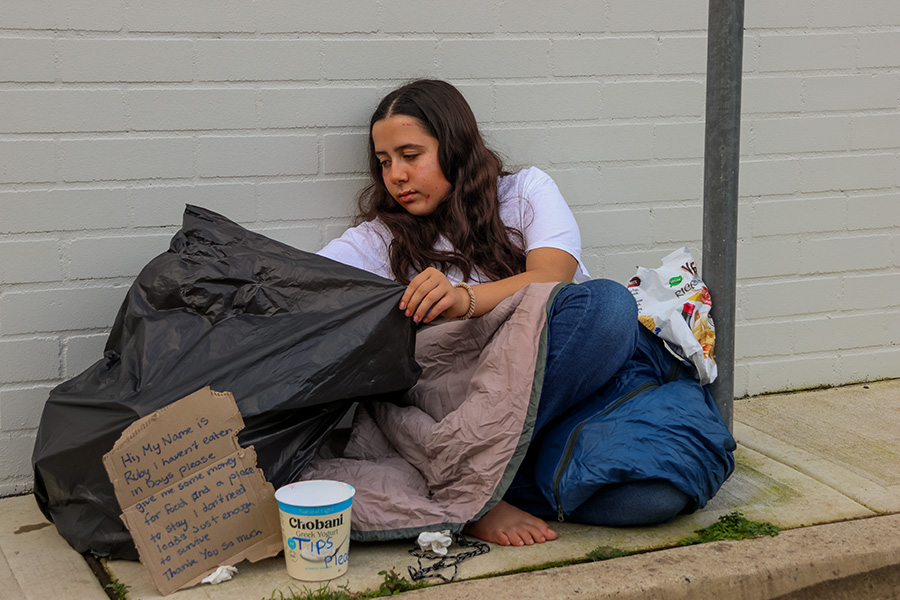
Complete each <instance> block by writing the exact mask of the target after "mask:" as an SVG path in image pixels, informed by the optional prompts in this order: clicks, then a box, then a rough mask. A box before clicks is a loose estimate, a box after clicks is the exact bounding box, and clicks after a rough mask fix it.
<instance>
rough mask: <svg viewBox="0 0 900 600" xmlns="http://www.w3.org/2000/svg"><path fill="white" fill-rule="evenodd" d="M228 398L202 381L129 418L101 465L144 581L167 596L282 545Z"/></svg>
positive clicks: (265, 487) (271, 493)
mask: <svg viewBox="0 0 900 600" xmlns="http://www.w3.org/2000/svg"><path fill="white" fill-rule="evenodd" d="M243 427H244V420H243V419H242V418H241V414H240V412H238V408H237V404H235V401H234V397H233V396H232V395H231V394H230V393H228V392H214V391H212V390H210V389H209V388H208V387H206V388H203V389H202V390H199V391H196V392H194V393H193V394H191V395H189V396H186V397H184V398H182V399H181V400H178V401H177V402H174V403H173V404H170V405H169V406H167V407H165V408H162V409H160V410H158V411H156V412H155V413H153V414H151V415H147V416H146V417H144V418H142V419H139V420H138V421H135V422H134V423H133V424H132V425H131V426H130V427H129V428H128V429H126V430H125V431H124V432H123V433H122V436H121V437H120V438H119V440H118V441H117V442H116V444H115V446H113V449H112V450H111V451H110V452H109V453H108V454H106V455H105V456H104V457H103V464H104V466H105V467H106V472H107V473H109V478H110V480H111V481H112V483H113V486H114V487H115V490H116V498H117V499H118V501H119V505H120V506H121V507H122V520H123V521H125V525H126V526H127V527H128V531H129V532H131V536H132V537H133V538H134V543H135V546H137V549H138V552H139V553H140V557H141V562H142V563H143V564H144V566H145V567H147V569H148V570H149V571H150V577H151V579H152V580H153V584H154V585H155V586H156V589H158V590H159V591H160V593H161V594H163V595H166V594H170V593H172V592H174V591H175V590H178V589H181V588H183V587H188V586H191V585H195V584H197V583H199V582H200V581H201V580H202V579H203V578H204V577H206V576H207V575H209V574H210V573H211V572H213V571H214V570H215V569H216V568H217V567H219V566H222V565H234V564H236V563H238V562H240V561H242V560H244V559H248V560H250V561H253V562H255V561H258V560H261V559H263V558H267V557H269V556H275V555H276V554H278V552H279V551H281V549H282V547H283V546H282V539H281V525H280V523H279V518H278V504H277V503H276V502H275V490H274V488H273V487H272V484H270V483H268V482H267V481H266V480H265V477H264V476H263V473H262V471H261V470H260V469H259V468H258V467H257V466H256V451H255V450H254V449H253V448H252V447H250V448H241V447H240V446H239V445H238V442H237V433H238V431H240V430H241V429H243Z"/></svg>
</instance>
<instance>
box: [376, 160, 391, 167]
mask: <svg viewBox="0 0 900 600" xmlns="http://www.w3.org/2000/svg"><path fill="white" fill-rule="evenodd" d="M378 164H379V165H381V168H382V169H384V168H387V166H388V165H389V164H391V161H389V160H379V161H378Z"/></svg>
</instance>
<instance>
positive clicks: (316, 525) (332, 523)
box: [288, 513, 344, 529]
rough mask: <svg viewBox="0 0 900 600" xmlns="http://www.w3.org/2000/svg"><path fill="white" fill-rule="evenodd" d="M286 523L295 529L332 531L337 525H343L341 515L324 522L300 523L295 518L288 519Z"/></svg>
mask: <svg viewBox="0 0 900 600" xmlns="http://www.w3.org/2000/svg"><path fill="white" fill-rule="evenodd" d="M288 523H289V524H290V526H291V527H295V528H297V529H333V528H335V527H337V526H339V525H343V524H344V514H343V513H341V515H340V516H339V517H338V518H337V519H326V520H324V521H320V520H319V519H313V520H312V521H301V520H300V519H298V518H297V517H291V518H290V519H288Z"/></svg>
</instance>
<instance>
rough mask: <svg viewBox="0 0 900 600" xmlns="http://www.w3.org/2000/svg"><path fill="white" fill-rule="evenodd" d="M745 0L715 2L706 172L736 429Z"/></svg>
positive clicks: (710, 270)
mask: <svg viewBox="0 0 900 600" xmlns="http://www.w3.org/2000/svg"><path fill="white" fill-rule="evenodd" d="M743 34H744V0H709V29H708V41H707V58H706V149H705V155H704V156H705V160H704V174H703V265H702V267H703V280H704V282H705V283H706V285H707V286H708V287H709V291H710V295H711V296H712V301H713V306H712V315H713V320H714V322H715V326H716V346H715V359H716V363H717V366H718V372H719V375H718V377H717V378H716V381H714V382H713V383H712V385H710V391H711V392H712V395H713V398H714V399H715V401H716V406H718V408H719V411H720V412H721V413H722V417H723V418H724V419H725V423H726V424H727V425H728V428H729V429H732V427H733V419H734V417H733V415H734V412H733V403H734V323H735V316H734V315H735V297H736V283H737V278H736V275H735V273H736V270H737V218H738V164H739V162H740V133H741V58H742V54H743Z"/></svg>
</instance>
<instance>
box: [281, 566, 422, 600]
mask: <svg viewBox="0 0 900 600" xmlns="http://www.w3.org/2000/svg"><path fill="white" fill-rule="evenodd" d="M378 574H379V575H381V576H382V577H383V578H384V581H382V582H381V585H379V586H378V588H377V589H375V590H372V591H369V592H351V591H350V590H349V589H348V588H347V587H346V586H342V587H339V588H338V589H332V588H330V587H328V585H327V584H326V585H324V586H322V587H320V588H319V589H317V590H310V589H307V588H304V589H303V591H302V592H295V591H294V590H291V589H289V590H288V594H287V595H286V594H285V593H284V592H282V591H281V590H275V591H274V592H272V595H271V596H269V597H268V598H263V600H368V599H369V598H382V597H384V596H395V595H397V594H400V593H403V592H408V591H409V590H418V589H421V588H424V587H428V585H429V584H428V583H427V582H424V581H418V582H410V581H408V580H407V579H406V578H405V577H402V576H401V575H398V574H397V573H395V572H394V570H393V569H391V570H390V571H379V572H378Z"/></svg>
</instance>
